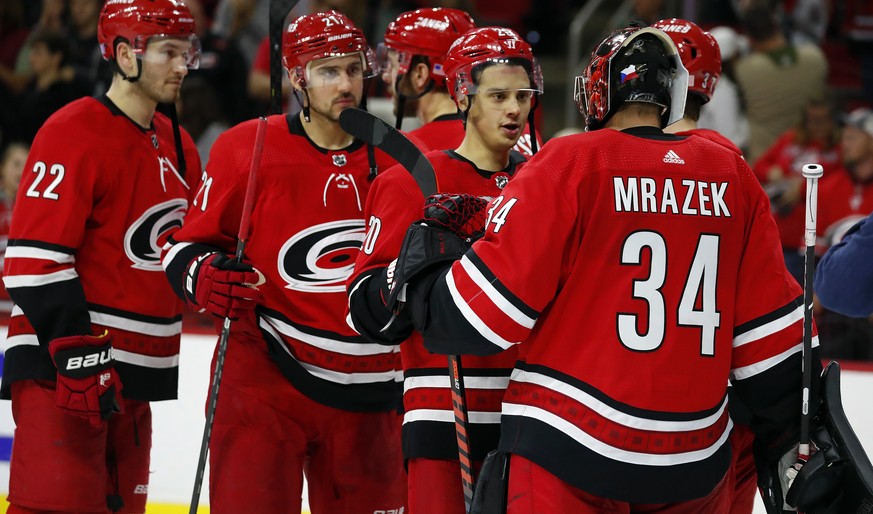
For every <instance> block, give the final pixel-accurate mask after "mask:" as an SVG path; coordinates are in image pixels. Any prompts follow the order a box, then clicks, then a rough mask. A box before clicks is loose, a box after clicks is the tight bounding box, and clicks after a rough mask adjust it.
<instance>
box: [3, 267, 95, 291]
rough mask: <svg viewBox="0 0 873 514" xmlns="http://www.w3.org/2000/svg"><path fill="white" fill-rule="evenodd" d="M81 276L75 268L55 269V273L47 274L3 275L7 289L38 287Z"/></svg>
mask: <svg viewBox="0 0 873 514" xmlns="http://www.w3.org/2000/svg"><path fill="white" fill-rule="evenodd" d="M77 278H79V274H78V273H76V270H75V269H73V268H69V269H63V270H60V271H55V272H54V273H46V274H45V275H7V276H5V277H3V283H4V284H5V285H6V289H13V288H16V287H38V286H44V285H47V284H54V283H56V282H64V281H66V280H75V279H77Z"/></svg>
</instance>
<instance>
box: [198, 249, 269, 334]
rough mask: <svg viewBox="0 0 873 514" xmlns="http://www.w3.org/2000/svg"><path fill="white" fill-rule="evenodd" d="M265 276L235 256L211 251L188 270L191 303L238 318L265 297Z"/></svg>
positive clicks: (199, 308)
mask: <svg viewBox="0 0 873 514" xmlns="http://www.w3.org/2000/svg"><path fill="white" fill-rule="evenodd" d="M262 283H263V275H262V274H261V273H260V272H259V271H257V270H256V269H255V268H253V267H252V266H251V265H249V264H245V263H240V262H237V261H236V259H234V258H233V257H230V256H227V255H224V254H219V253H207V254H204V255H201V256H200V257H197V258H196V259H194V260H193V261H192V262H191V264H190V265H189V266H188V271H187V272H186V273H185V299H186V300H187V301H188V305H189V306H191V307H192V308H195V309H198V310H201V311H203V310H206V311H208V312H210V313H212V314H214V315H216V316H218V317H219V318H230V319H232V320H237V319H239V318H241V317H244V316H245V315H246V314H248V313H250V312H252V311H254V309H255V307H256V306H257V304H258V301H259V300H260V299H261V292H260V291H258V289H257V286H259V285H261V284H262Z"/></svg>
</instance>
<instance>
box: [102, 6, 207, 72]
mask: <svg viewBox="0 0 873 514" xmlns="http://www.w3.org/2000/svg"><path fill="white" fill-rule="evenodd" d="M155 37H173V38H187V39H188V40H189V41H190V42H191V50H189V51H188V53H187V54H186V64H187V66H188V67H189V68H197V66H198V65H199V62H200V42H199V41H198V39H197V36H196V35H195V29H194V17H193V16H191V11H189V10H188V7H187V6H186V5H185V4H184V2H182V1H181V0H108V1H107V2H106V4H104V5H103V9H102V10H101V11H100V19H99V20H98V21H97V41H98V42H99V43H100V51H101V53H102V54H103V58H104V59H106V60H110V61H111V60H113V59H115V44H116V41H117V40H118V39H119V38H123V39H124V40H126V41H127V42H128V43H130V45H131V47H132V48H133V51H134V52H135V53H138V54H141V53H143V52H145V49H146V46H147V45H148V42H149V40H150V39H151V38H155Z"/></svg>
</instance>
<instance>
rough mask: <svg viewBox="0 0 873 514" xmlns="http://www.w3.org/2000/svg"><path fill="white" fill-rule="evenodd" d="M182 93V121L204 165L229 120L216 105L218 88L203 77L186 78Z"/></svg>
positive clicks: (227, 125)
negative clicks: (213, 144)
mask: <svg viewBox="0 0 873 514" xmlns="http://www.w3.org/2000/svg"><path fill="white" fill-rule="evenodd" d="M189 5H190V4H189ZM180 95H181V109H180V112H179V122H180V123H181V125H182V126H183V127H185V130H187V131H188V134H190V135H191V138H193V139H194V143H195V144H196V145H197V153H198V154H200V162H201V163H202V164H203V166H204V167H205V166H206V162H207V161H208V160H209V150H210V149H211V148H212V143H214V142H215V140H216V139H218V136H219V135H221V133H222V132H224V131H225V130H227V129H228V128H229V126H230V124H229V123H228V121H227V118H226V117H225V115H224V113H223V112H222V111H221V109H216V105H219V103H218V100H217V97H216V91H215V88H214V87H212V84H210V83H209V82H208V80H206V79H205V78H204V77H197V76H195V77H193V78H190V76H189V78H186V79H185V82H183V83H182V90H181V92H180Z"/></svg>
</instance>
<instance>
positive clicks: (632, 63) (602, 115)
mask: <svg viewBox="0 0 873 514" xmlns="http://www.w3.org/2000/svg"><path fill="white" fill-rule="evenodd" d="M575 88H576V90H575V99H576V105H577V106H578V107H579V112H581V113H582V115H583V116H585V126H586V128H587V129H588V130H595V129H598V128H600V127H602V126H603V124H604V123H606V121H607V120H608V119H609V118H610V117H611V116H612V115H613V114H615V111H616V110H618V108H619V107H620V106H621V105H622V104H623V103H624V102H642V103H653V104H656V105H660V106H661V107H662V108H663V114H662V116H661V117H662V120H661V126H662V127H665V126H667V125H670V124H671V123H675V122H677V121H679V120H680V119H682V117H683V116H684V115H685V96H686V94H687V88H688V71H687V70H686V69H685V67H684V66H682V60H681V59H680V57H679V51H678V50H677V49H676V45H675V44H673V40H671V39H670V37H669V36H668V35H667V34H666V33H664V32H663V31H661V30H658V29H653V28H651V27H646V28H640V27H636V26H631V27H626V28H623V29H618V30H616V31H614V32H613V33H612V34H610V35H609V36H607V37H606V39H604V40H603V41H602V42H601V43H600V44H599V45H597V47H596V48H595V49H594V52H592V53H591V62H590V63H589V64H588V66H586V67H585V69H584V70H583V71H582V75H580V76H577V77H576V85H575Z"/></svg>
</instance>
